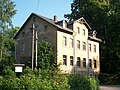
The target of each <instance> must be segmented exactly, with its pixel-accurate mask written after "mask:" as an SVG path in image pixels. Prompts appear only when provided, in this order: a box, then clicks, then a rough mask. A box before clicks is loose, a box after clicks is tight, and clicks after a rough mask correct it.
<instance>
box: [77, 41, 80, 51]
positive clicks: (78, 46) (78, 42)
mask: <svg viewBox="0 0 120 90" xmlns="http://www.w3.org/2000/svg"><path fill="white" fill-rule="evenodd" d="M77 48H78V49H80V41H79V40H77Z"/></svg>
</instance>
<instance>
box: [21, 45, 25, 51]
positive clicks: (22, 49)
mask: <svg viewBox="0 0 120 90" xmlns="http://www.w3.org/2000/svg"><path fill="white" fill-rule="evenodd" d="M21 51H22V52H24V51H25V43H21Z"/></svg>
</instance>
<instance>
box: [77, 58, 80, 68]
mask: <svg viewBox="0 0 120 90" xmlns="http://www.w3.org/2000/svg"><path fill="white" fill-rule="evenodd" d="M77 66H78V67H81V60H80V57H77Z"/></svg>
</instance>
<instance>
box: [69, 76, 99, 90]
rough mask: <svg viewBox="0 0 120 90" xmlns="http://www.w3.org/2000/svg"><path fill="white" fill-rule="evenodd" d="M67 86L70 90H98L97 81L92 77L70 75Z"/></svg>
mask: <svg viewBox="0 0 120 90" xmlns="http://www.w3.org/2000/svg"><path fill="white" fill-rule="evenodd" d="M69 84H70V86H71V87H70V89H71V90H99V84H98V81H96V80H95V78H94V77H88V76H81V75H79V74H74V75H70V77H69Z"/></svg>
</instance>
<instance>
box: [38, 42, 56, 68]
mask: <svg viewBox="0 0 120 90" xmlns="http://www.w3.org/2000/svg"><path fill="white" fill-rule="evenodd" d="M37 68H41V69H52V70H53V69H57V62H56V54H55V52H54V51H53V46H52V45H51V44H50V43H49V42H47V41H44V40H42V41H41V42H40V43H39V44H38V67H37Z"/></svg>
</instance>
